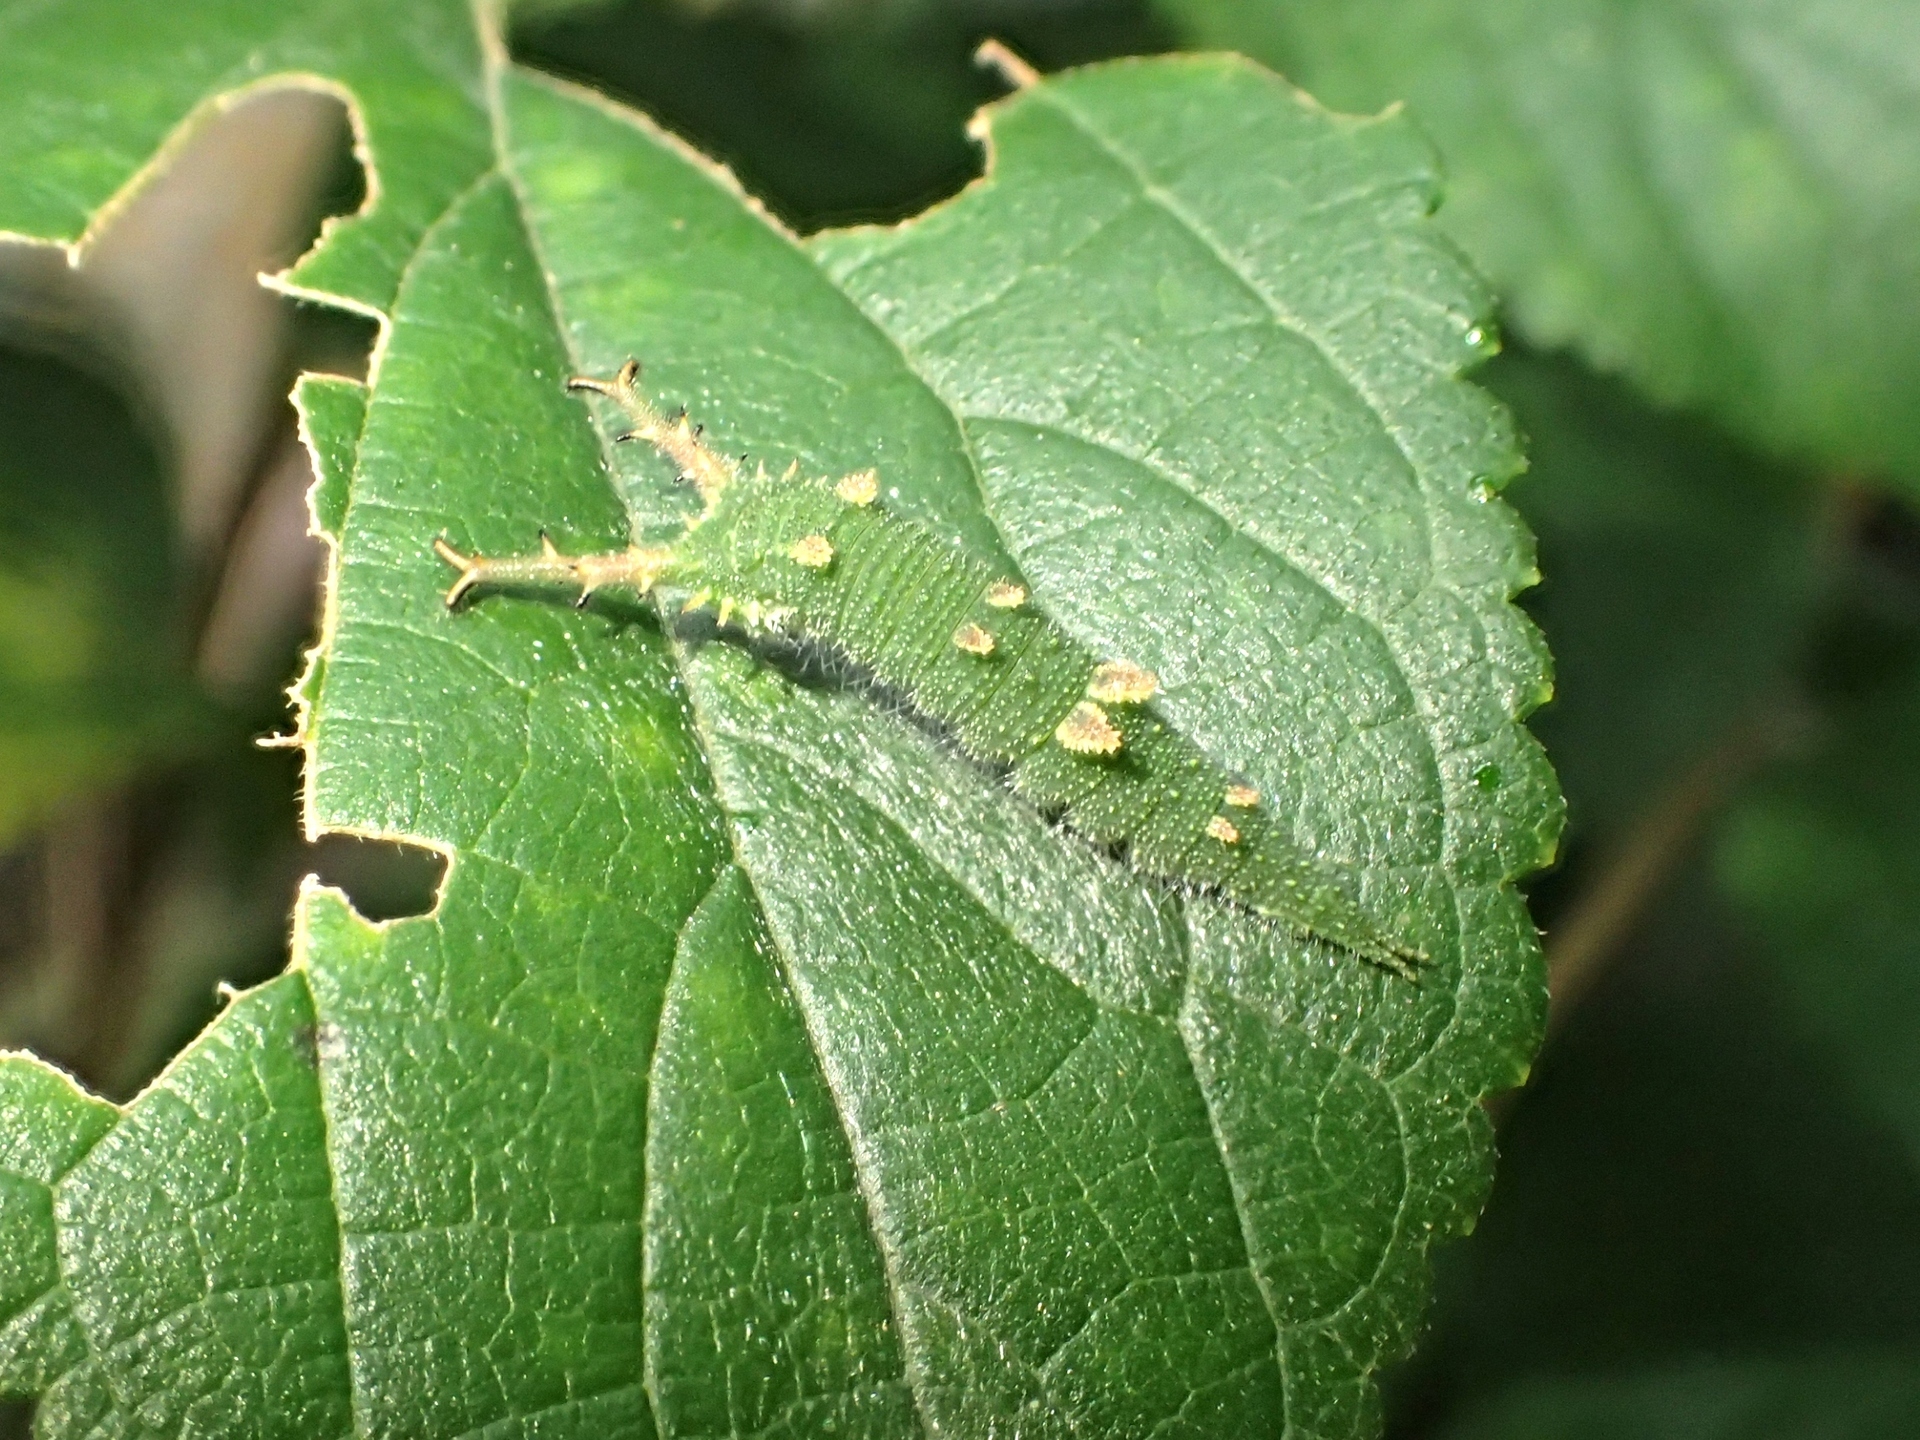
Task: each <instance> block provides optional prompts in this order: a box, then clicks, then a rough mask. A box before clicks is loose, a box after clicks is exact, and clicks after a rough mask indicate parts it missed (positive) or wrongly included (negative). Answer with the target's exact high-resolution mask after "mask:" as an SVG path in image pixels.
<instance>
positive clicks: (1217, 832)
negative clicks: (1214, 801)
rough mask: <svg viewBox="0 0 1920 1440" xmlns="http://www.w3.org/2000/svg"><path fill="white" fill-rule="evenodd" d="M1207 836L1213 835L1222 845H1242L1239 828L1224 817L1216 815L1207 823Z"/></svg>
mask: <svg viewBox="0 0 1920 1440" xmlns="http://www.w3.org/2000/svg"><path fill="white" fill-rule="evenodd" d="M1207 834H1209V835H1211V836H1212V837H1213V838H1214V839H1215V840H1218V841H1219V842H1220V843H1221V844H1222V845H1238V844H1239V843H1240V829H1239V827H1238V826H1236V825H1235V824H1234V823H1233V822H1232V821H1231V820H1229V819H1227V817H1226V816H1224V815H1216V816H1214V817H1213V818H1212V819H1211V820H1209V821H1207Z"/></svg>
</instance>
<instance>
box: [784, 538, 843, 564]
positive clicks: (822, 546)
mask: <svg viewBox="0 0 1920 1440" xmlns="http://www.w3.org/2000/svg"><path fill="white" fill-rule="evenodd" d="M787 558H788V559H789V560H791V561H793V563H794V564H796V565H804V566H806V567H807V569H809V570H824V569H826V568H827V567H828V566H829V565H831V564H833V542H832V541H831V540H829V539H827V537H826V536H824V535H802V536H801V537H800V538H799V539H798V540H796V541H794V542H793V544H791V545H789V546H788V547H787Z"/></svg>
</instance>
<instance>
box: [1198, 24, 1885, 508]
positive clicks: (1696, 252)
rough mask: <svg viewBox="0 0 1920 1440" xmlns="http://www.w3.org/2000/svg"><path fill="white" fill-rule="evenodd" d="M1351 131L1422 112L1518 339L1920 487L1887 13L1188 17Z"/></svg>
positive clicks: (1755, 433)
mask: <svg viewBox="0 0 1920 1440" xmlns="http://www.w3.org/2000/svg"><path fill="white" fill-rule="evenodd" d="M1162 4H1163V7H1164V9H1165V11H1166V13H1167V14H1168V15H1169V16H1170V17H1171V18H1173V19H1175V20H1177V21H1179V22H1180V23H1182V24H1183V26H1184V28H1185V29H1186V32H1187V33H1188V34H1189V36H1191V37H1192V38H1193V39H1194V40H1196V41H1197V42H1199V43H1202V44H1207V45H1222V46H1231V47H1233V48H1236V49H1241V50H1245V51H1246V52H1247V53H1248V54H1251V55H1255V56H1258V57H1259V58H1261V59H1263V60H1265V61H1267V62H1268V63H1269V64H1272V65H1274V66H1275V67H1276V68H1278V69H1280V70H1282V71H1283V72H1285V73H1286V74H1287V75H1289V76H1290V77H1292V78H1293V79H1294V80H1296V81H1297V82H1298V83H1300V84H1302V85H1305V86H1307V87H1308V88H1309V89H1311V90H1313V92H1314V93H1315V94H1317V95H1319V96H1320V97H1321V98H1322V99H1324V100H1325V101H1327V102H1328V103H1329V104H1332V105H1337V106H1340V107H1342V108H1346V109H1356V110H1373V109H1376V108H1378V107H1380V106H1383V105H1387V104H1389V103H1391V102H1394V101H1399V100H1404V101H1406V102H1407V104H1408V105H1409V106H1410V107H1411V109H1412V111H1413V114H1414V116H1415V117H1416V118H1417V119H1418V120H1419V122H1420V123H1421V124H1422V125H1423V126H1425V127H1427V128H1428V129H1429V130H1430V131H1431V133H1432V134H1433V136H1434V138H1435V140H1436V141H1438V143H1439V145H1440V148H1441V151H1442V153H1443V154H1444V155H1445V157H1446V161H1447V167H1448V170H1449V172H1450V174H1451V175H1452V176H1453V182H1454V183H1453V186H1452V190H1451V194H1450V198H1449V200H1448V203H1447V208H1446V211H1445V213H1444V215H1443V217H1442V218H1443V223H1444V224H1445V225H1446V226H1447V228H1448V230H1449V231H1450V232H1451V233H1452V234H1454V235H1456V236H1458V237H1459V238H1460V241H1461V243H1462V244H1463V245H1464V246H1465V247H1466V248H1467V250H1468V252H1469V253H1470V254H1471V255H1472V256H1473V258H1474V259H1475V260H1476V261H1477V262H1478V263H1479V264H1480V265H1481V266H1482V267H1483V268H1484V269H1485V270H1486V272H1487V273H1488V274H1489V275H1490V276H1491V277H1492V279H1493V280H1494V282H1495V283H1496V284H1497V285H1498V286H1499V287H1500V289H1501V291H1502V292H1503V295H1504V296H1505V299H1506V302H1507V304H1508V305H1509V307H1510V308H1511V312H1512V317H1513V321H1514V324H1515V327H1516V328H1517V329H1518V330H1519V331H1520V332H1521V333H1522V334H1523V335H1524V336H1525V337H1526V338H1527V339H1528V340H1529V341H1531V342H1532V343H1534V344H1536V345H1539V346H1542V347H1556V346H1563V345H1573V346H1576V347H1578V348H1579V349H1580V351H1581V352H1582V353H1583V354H1584V355H1585V356H1586V357H1587V358H1588V359H1589V360H1591V361H1592V362H1593V363H1594V364H1596V365H1598V366H1599V367H1600V368H1602V369H1605V370H1619V371H1623V372H1624V373H1625V374H1626V375H1628V376H1629V377H1630V378H1631V379H1633V380H1634V381H1635V382H1636V383H1637V384H1639V385H1640V386H1641V387H1642V388H1644V389H1645V390H1646V391H1647V392H1648V393H1649V394H1650V395H1652V396H1653V397H1654V398H1656V399H1658V400H1661V401H1666V402H1674V403H1680V404H1685V405H1688V406H1693V407H1697V408H1699V409H1702V410H1704V411H1707V412H1709V413H1711V414H1712V415H1713V416H1715V417H1716V418H1718V419H1719V420H1720V421H1721V422H1722V423H1724V424H1726V425H1728V426H1730V427H1732V428H1733V429H1734V430H1735V431H1737V432H1738V433H1739V434H1741V435H1744V436H1747V437H1749V438H1751V439H1752V440H1755V441H1758V442H1760V443H1762V444H1764V445H1767V446H1771V447H1776V448H1779V449H1784V450H1788V451H1792V452H1795V453H1797V454H1801V455H1805V456H1808V457H1811V458H1813V459H1814V460H1815V461H1816V462H1817V463H1818V464H1820V465H1822V466H1823V467H1825V468H1827V469H1829V470H1832V471H1839V472H1847V473H1859V472H1866V473H1869V474H1879V473H1883V472H1884V473H1886V474H1887V475H1889V476H1890V477H1891V478H1894V479H1897V480H1899V481H1901V482H1903V483H1905V484H1907V485H1909V486H1914V485H1920V404H1916V403H1915V401H1916V398H1917V397H1920V331H1917V330H1916V329H1915V327H1914V325H1913V324H1912V320H1911V317H1912V315H1913V314H1914V312H1915V310H1916V308H1917V307H1920V250H1916V248H1915V246H1914V244H1913V240H1912V237H1913V234H1914V231H1915V228H1916V225H1920V88H1917V86H1920V82H1916V80H1915V69H1914V65H1915V62H1916V60H1920V35H1916V32H1915V30H1914V27H1913V25H1912V23H1911V16H1910V14H1909V12H1908V11H1907V9H1906V8H1905V7H1904V6H1901V5H1899V4H1894V3H1888V0H1820V3H1816V4H1811V5H1809V4H1804V3H1796V0H1773V3H1766V4H1757V5H1755V4H1731V3H1724V0H1686V3H1680V4H1671V5H1660V6H1645V5H1630V4H1625V3H1622V0H1580V3H1575V4H1557V5H1530V4H1524V3H1518V0H1507V3H1501V4H1493V5H1489V4H1486V3H1484V0H1422V3H1419V4H1412V5H1409V4H1401V3H1389V0H1341V3H1320V4H1305V3H1284V0H1255V3H1247V0H1162Z"/></svg>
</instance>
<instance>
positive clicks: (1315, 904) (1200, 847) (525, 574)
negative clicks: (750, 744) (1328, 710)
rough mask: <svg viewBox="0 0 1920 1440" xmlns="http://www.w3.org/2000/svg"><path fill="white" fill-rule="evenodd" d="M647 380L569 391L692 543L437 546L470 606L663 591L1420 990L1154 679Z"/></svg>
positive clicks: (1079, 821) (1222, 890)
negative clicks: (694, 502) (567, 549)
mask: <svg viewBox="0 0 1920 1440" xmlns="http://www.w3.org/2000/svg"><path fill="white" fill-rule="evenodd" d="M639 380H640V367H639V366H638V364H636V363H635V362H633V361H631V360H630V361H628V362H627V364H626V365H625V366H623V367H622V368H621V370H620V372H619V373H618V374H617V375H615V376H614V377H613V378H612V379H611V380H596V379H585V378H582V379H576V380H572V381H570V382H568V383H569V388H571V389H574V390H581V391H587V392H591V393H594V394H598V395H601V396H603V397H605V398H606V399H607V400H609V401H611V402H613V403H614V404H615V405H616V406H618V407H619V409H620V411H621V412H622V413H623V414H624V415H625V417H626V418H627V420H628V422H629V427H630V428H628V429H627V430H626V432H625V433H623V434H622V435H621V436H620V437H619V438H620V439H622V440H642V441H645V442H646V443H647V444H649V445H650V446H652V447H653V448H654V449H656V450H658V451H659V452H660V453H661V454H663V455H665V456H666V457H667V458H668V459H670V460H671V461H672V462H673V464H674V465H675V466H676V469H677V473H678V474H679V475H681V476H684V477H685V478H686V480H687V482H688V483H689V484H691V485H692V486H693V487H694V488H695V490H696V491H698V493H699V496H700V499H701V509H700V511H699V513H698V514H696V515H695V516H694V517H693V518H692V519H691V520H690V521H689V522H688V524H687V527H686V529H685V530H684V531H683V532H682V533H681V534H680V535H679V536H678V537H677V538H675V539H674V540H673V541H672V542H671V543H669V544H665V545H651V546H649V545H637V544H636V545H629V546H628V547H627V548H626V549H624V550H619V551H614V552H611V553H608V554H602V555H563V554H561V553H560V552H559V551H558V550H557V549H556V548H555V547H554V546H553V544H552V542H551V541H549V540H547V539H546V537H545V536H544V535H543V536H542V537H541V542H542V543H541V550H540V552H539V553H538V554H533V555H521V556H508V557H499V558H495V557H487V556H480V555H465V554H462V553H461V552H460V551H458V550H456V549H455V548H454V547H453V546H451V545H450V544H448V543H447V541H446V540H445V539H441V540H437V541H436V542H435V545H434V548H435V550H436V551H437V553H438V554H439V555H440V557H441V558H442V559H443V560H445V561H446V562H447V563H448V564H449V565H452V566H453V567H454V568H455V569H456V570H457V571H458V572H459V574H458V576H457V577H456V579H455V580H454V583H453V585H452V586H451V587H450V588H449V590H448V591H447V597H446V598H447V605H448V607H449V608H450V609H451V608H456V607H458V606H459V605H460V604H461V603H462V602H463V601H465V600H466V599H467V598H468V597H469V596H471V595H472V594H473V593H474V592H475V591H476V590H478V589H482V588H485V589H497V588H505V589H510V590H519V589H524V588H527V587H532V586H553V585H562V586H567V587H570V588H573V589H575V590H576V591H577V598H576V602H575V603H577V604H581V605H584V604H586V603H587V601H588V600H589V599H590V598H591V597H592V596H593V595H594V594H596V593H597V592H599V591H601V590H603V589H609V588H615V587H618V588H621V589H626V590H631V591H634V592H637V593H639V594H640V595H642V596H646V595H653V596H654V597H655V598H656V603H658V604H660V605H661V606H662V609H663V613H665V614H667V615H668V616H670V617H671V616H672V615H673V614H674V612H675V611H676V610H677V611H678V612H679V613H680V614H681V615H683V616H687V617H692V616H704V615H710V616H711V617H712V624H713V627H714V629H713V632H712V633H713V634H714V635H715V636H717V637H718V638H721V639H724V640H729V641H734V642H740V641H745V642H747V643H748V644H749V645H750V646H751V647H752V648H754V649H755V650H756V651H760V652H762V653H763V654H764V655H765V656H766V657H767V658H772V659H774V660H775V663H782V662H783V661H784V663H783V664H782V668H788V667H789V666H795V665H797V666H798V667H799V668H800V669H801V670H802V671H803V672H805V673H807V674H810V675H812V676H814V677H818V678H819V679H825V680H827V681H829V682H832V681H833V680H835V679H837V678H838V677H839V676H840V675H841V674H843V673H844V674H845V675H846V676H847V678H848V680H849V681H850V683H851V685H852V688H855V689H857V690H859V691H862V692H863V693H865V694H866V696H867V697H868V698H869V699H871V700H873V701H874V702H876V703H879V704H882V705H886V706H888V708H894V707H895V706H897V707H898V708H900V709H901V710H902V711H904V712H905V713H906V714H908V715H909V716H910V717H911V718H913V719H914V720H915V722H916V723H918V724H920V725H921V726H923V727H925V728H929V729H931V730H933V731H934V732H935V733H937V734H940V735H942V736H945V737H947V738H948V739H950V740H951V742H952V743H953V744H954V745H955V746H956V747H957V748H958V749H959V750H960V751H961V752H963V753H964V754H965V755H967V756H968V757H970V758H971V759H973V760H974V761H976V762H978V763H980V764H982V765H983V766H985V767H987V768H988V769H989V770H992V771H995V772H998V773H1000V774H1002V775H1004V776H1005V777H1006V778H1007V780H1008V781H1009V782H1010V783H1011V785H1012V787H1013V789H1014V790H1015V791H1016V792H1017V793H1018V794H1020V795H1021V796H1022V797H1024V798H1025V799H1026V800H1028V801H1029V802H1030V803H1032V804H1033V805H1035V806H1036V807H1037V808H1038V809H1039V810H1040V811H1041V812H1042V813H1044V814H1046V815H1048V816H1050V817H1054V818H1057V819H1059V820H1061V821H1062V822H1064V824H1065V825H1066V826H1067V827H1068V828H1069V829H1071V830H1073V831H1074V832H1075V833H1076V834H1078V835H1079V836H1081V837H1082V838H1084V839H1085V840H1087V841H1090V842H1091V843H1093V844H1095V845H1096V846H1099V847H1102V848H1105V849H1108V850H1111V851H1113V852H1115V853H1119V854H1124V855H1125V856H1126V857H1127V859H1128V860H1129V862H1130V863H1131V864H1132V865H1133V867H1134V868H1135V869H1137V870H1139V871H1141V872H1142V873H1144V874H1147V875H1150V876H1153V877H1156V878H1158V879H1160V880H1163V881H1169V882H1172V883H1174V884H1175V885H1177V886H1180V887H1182V888H1185V887H1192V888H1193V889H1195V890H1199V891H1204V892H1209V893H1213V894H1217V895H1219V896H1221V897H1223V898H1224V899H1226V900H1228V901H1230V902H1233V903H1234V904H1236V905H1238V906H1241V907H1245V908H1246V909H1249V910H1252V911H1254V912H1255V913H1257V914H1259V915H1262V916H1264V917H1267V918H1268V919H1270V920H1272V921H1274V922H1276V923H1278V924H1281V925H1284V926H1286V927H1288V928H1289V929H1291V930H1293V931H1295V932H1296V933H1299V934H1302V935H1307V936H1312V937H1315V938H1317V939H1319V940H1322V941H1325V942H1327V943H1329V944H1331V945H1334V946H1336V947H1338V948H1340V949H1343V950H1346V951H1349V952H1350V953H1352V954H1354V955H1356V956H1359V957H1360V958H1362V959H1365V960H1367V961H1370V962H1372V963H1373V964H1375V965H1378V966H1381V967H1383V968H1384V969H1387V970H1390V971H1392V972H1393V973H1395V974H1397V975H1401V976H1403V977H1405V978H1408V979H1412V978H1415V976H1416V975H1417V973H1418V971H1417V967H1418V965H1419V964H1420V963H1421V962H1423V961H1424V960H1425V959H1426V956H1425V954H1424V953H1423V952H1422V951H1421V950H1420V949H1419V948H1418V947H1416V946H1414V945H1412V944H1409V943H1407V942H1406V941H1404V940H1401V939H1399V938H1397V937H1395V936H1393V935H1392V934H1390V933H1389V932H1387V931H1386V930H1384V929H1383V928H1382V927H1381V926H1380V925H1379V924H1378V923H1377V922H1376V921H1375V920H1374V919H1373V918H1372V917H1371V916H1370V915H1369V914H1368V913H1367V912H1366V911H1365V910H1363V909H1362V908H1361V906H1360V905H1359V903H1358V901H1357V900H1356V899H1355V898H1354V897H1353V895H1352V894H1351V893H1349V888H1348V886H1349V880H1348V877H1347V876H1346V875H1344V874H1343V873H1342V872H1341V871H1340V870H1339V869H1337V868H1336V867H1334V866H1332V865H1329V864H1327V863H1325V862H1323V861H1321V860H1319V859H1318V858H1317V857H1315V856H1314V855H1312V854H1311V853H1309V852H1308V851H1306V850H1305V849H1304V848H1303V847H1301V846H1300V845H1298V844H1297V843H1296V842H1295V841H1294V839H1293V838H1292V836H1291V835H1290V834H1289V833H1288V832H1287V830H1286V828H1285V826H1284V824H1283V823H1282V821H1281V820H1280V818H1279V817H1278V816H1277V815H1276V814H1275V813H1274V810H1273V807H1272V805H1271V803H1270V802H1269V801H1268V800H1267V799H1266V798H1265V797H1263V796H1262V795H1261V793H1260V791H1259V790H1258V788H1257V787H1255V786H1254V785H1252V784H1251V783H1249V781H1248V780H1247V779H1246V777H1244V776H1240V775H1234V774H1231V773H1229V772H1227V771H1226V770H1224V769H1222V768H1221V767H1220V766H1219V765H1217V764H1216V763H1214V761H1212V760H1211V759H1210V758H1209V757H1208V756H1207V755H1206V754H1205V752H1203V751H1202V750H1201V749H1200V748H1199V747H1198V746H1197V745H1195V744H1194V743H1193V742H1192V741H1190V740H1188V739H1187V738H1186V737H1185V736H1184V735H1182V734H1181V733H1180V732H1178V731H1177V730H1175V729H1173V727H1172V726H1170V725H1169V724H1168V723H1167V722H1166V721H1165V720H1164V719H1163V718H1162V717H1161V716H1160V714H1159V713H1158V711H1157V709H1156V708H1155V705H1154V701H1155V698H1156V697H1157V695H1158V693H1159V690H1160V682H1159V679H1158V677H1157V676H1156V675H1155V674H1154V673H1153V672H1152V671H1151V670H1149V669H1147V668H1146V667H1145V666H1142V665H1140V664H1138V663H1136V662H1135V661H1133V660H1132V659H1130V658H1128V657H1125V656H1119V655H1097V654H1095V653H1093V652H1091V651H1089V650H1088V649H1087V648H1086V647H1084V646H1083V645H1081V644H1080V643H1079V642H1078V641H1076V640H1075V639H1073V638H1072V637H1071V636H1070V635H1068V634H1067V633H1066V632H1065V631H1064V630H1062V629H1061V627H1060V626H1058V625H1057V624H1055V623H1054V622H1053V621H1052V620H1050V619H1048V618H1047V617H1046V616H1045V615H1044V614H1043V613H1041V612H1040V610H1039V609H1038V608H1037V607H1036V606H1035V605H1034V604H1033V602H1032V598H1031V596H1030V595H1029V594H1028V591H1027V588H1026V585H1025V583H1024V582H1023V581H1022V580H1021V579H1020V578H1019V577H1018V576H1013V575H1007V574H1002V573H999V572H998V571H996V570H995V569H994V568H993V567H990V566H988V565H986V564H984V563H982V562H981V561H979V560H977V559H975V558H974V557H973V556H972V555H971V554H969V553H967V552H965V551H963V550H961V549H959V548H957V547H955V546H954V545H952V544H950V543H948V542H947V541H946V540H945V539H943V538H942V537H940V536H937V535H935V534H934V533H933V532H932V531H930V530H928V529H927V528H926V527H924V526H922V525H920V524H919V523H917V522H916V521H913V520H911V519H909V518H907V517H905V516H901V515H896V514H892V513H890V512H889V511H888V509H887V507H886V506H885V505H884V504H882V503H881V499H880V486H879V479H878V476H877V475H876V473H875V472H874V471H872V470H857V471H854V472H852V473H851V474H848V475H842V476H838V477H834V478H831V479H828V478H819V477H808V476H803V475H802V474H801V473H800V472H799V468H798V466H797V465H795V466H792V467H789V468H788V469H787V470H786V471H785V472H784V473H782V474H779V475H774V474H770V473H768V472H767V470H766V469H765V468H764V467H755V468H754V469H753V470H752V471H751V472H749V471H748V470H747V468H746V467H745V465H744V464H743V463H741V462H739V461H736V460H734V459H732V458H731V457H729V456H727V455H725V454H722V453H721V452H719V451H717V450H715V449H714V448H712V447H710V446H709V445H708V444H707V443H706V441H705V439H704V438H703V436H702V434H701V431H700V427H699V426H697V425H695V424H693V423H692V422H691V421H690V420H689V419H688V418H687V416H686V414H685V412H684V411H681V412H679V413H676V414H673V415H663V414H662V413H661V412H660V411H658V410H656V409H654V408H653V406H652V405H651V404H650V403H648V401H647V399H646V397H645V396H644V395H642V394H641V393H640V389H639ZM843 666H844V670H843V669H842V667H843Z"/></svg>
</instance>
